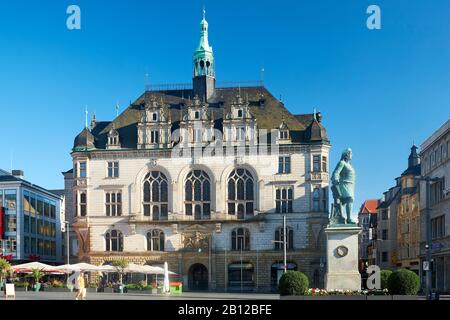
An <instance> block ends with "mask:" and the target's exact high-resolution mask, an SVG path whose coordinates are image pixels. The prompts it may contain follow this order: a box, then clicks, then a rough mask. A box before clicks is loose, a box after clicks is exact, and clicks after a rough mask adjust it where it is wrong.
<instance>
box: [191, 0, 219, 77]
mask: <svg viewBox="0 0 450 320" xmlns="http://www.w3.org/2000/svg"><path fill="white" fill-rule="evenodd" d="M198 76H210V77H214V76H215V72H214V54H213V48H212V47H211V46H210V45H209V41H208V22H207V21H206V10H205V8H203V19H202V21H201V22H200V44H199V46H198V48H197V49H196V50H195V52H194V77H198Z"/></svg>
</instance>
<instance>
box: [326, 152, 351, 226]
mask: <svg viewBox="0 0 450 320" xmlns="http://www.w3.org/2000/svg"><path fill="white" fill-rule="evenodd" d="M350 160H352V150H351V149H346V150H344V152H342V156H341V161H339V163H338V165H337V166H336V169H334V172H333V175H332V177H331V191H332V193H333V199H334V204H333V205H332V207H331V216H330V224H355V222H353V221H352V219H351V214H352V209H353V201H354V199H355V180H356V172H355V169H353V167H352V165H351V164H350ZM344 213H345V214H346V219H344V217H343V214H344Z"/></svg>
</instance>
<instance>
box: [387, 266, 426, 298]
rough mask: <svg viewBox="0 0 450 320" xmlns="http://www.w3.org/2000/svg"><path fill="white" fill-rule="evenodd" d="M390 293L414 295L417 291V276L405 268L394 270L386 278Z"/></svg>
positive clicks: (418, 282)
mask: <svg viewBox="0 0 450 320" xmlns="http://www.w3.org/2000/svg"><path fill="white" fill-rule="evenodd" d="M387 286H388V290H389V293H390V294H398V295H416V294H417V293H418V292H419V287H420V280H419V276H418V275H417V274H415V273H414V272H412V271H410V270H407V269H400V270H397V271H394V272H393V273H392V274H391V275H390V276H389V278H388V284H387Z"/></svg>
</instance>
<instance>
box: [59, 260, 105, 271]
mask: <svg viewBox="0 0 450 320" xmlns="http://www.w3.org/2000/svg"><path fill="white" fill-rule="evenodd" d="M56 268H57V270H63V271H67V272H71V271H81V272H100V271H102V270H103V269H102V268H101V267H98V266H95V265H93V264H89V263H84V262H82V263H76V264H65V265H62V266H58V267H56Z"/></svg>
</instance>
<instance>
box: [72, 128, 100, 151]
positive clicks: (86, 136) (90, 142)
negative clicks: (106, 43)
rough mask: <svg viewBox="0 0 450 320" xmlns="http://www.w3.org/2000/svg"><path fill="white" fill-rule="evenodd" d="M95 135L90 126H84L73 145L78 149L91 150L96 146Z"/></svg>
mask: <svg viewBox="0 0 450 320" xmlns="http://www.w3.org/2000/svg"><path fill="white" fill-rule="evenodd" d="M94 143H95V137H94V135H93V134H92V133H91V131H89V129H88V128H84V129H83V131H81V132H80V134H79V135H77V136H76V138H75V140H74V142H73V147H74V149H77V150H89V149H94V148H95V145H94Z"/></svg>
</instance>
